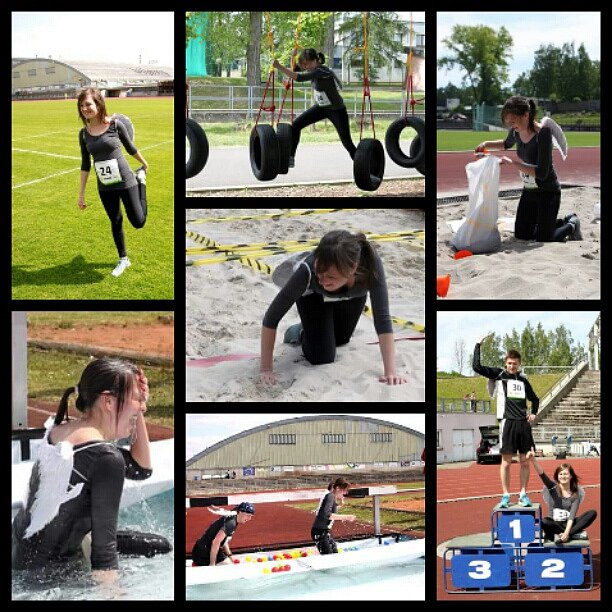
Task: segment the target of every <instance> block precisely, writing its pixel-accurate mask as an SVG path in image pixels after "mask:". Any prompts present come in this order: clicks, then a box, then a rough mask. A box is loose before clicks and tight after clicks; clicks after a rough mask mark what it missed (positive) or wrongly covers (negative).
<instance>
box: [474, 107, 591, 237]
mask: <svg viewBox="0 0 612 612" xmlns="http://www.w3.org/2000/svg"><path fill="white" fill-rule="evenodd" d="M535 114H536V105H535V102H534V101H533V100H530V99H528V98H525V97H524V96H513V97H511V98H509V99H508V100H507V101H506V103H505V104H504V106H503V108H502V111H501V118H502V122H503V123H504V124H505V125H507V126H508V127H509V128H510V130H509V132H508V135H507V136H506V139H505V140H489V141H486V142H482V143H481V144H479V145H478V146H477V147H476V153H481V152H483V151H485V150H487V149H510V148H511V147H512V146H513V145H514V144H515V143H516V153H517V155H518V157H519V159H520V160H521V161H519V162H513V161H512V160H511V159H510V158H508V157H502V158H501V159H500V162H501V163H510V164H514V165H515V166H518V171H519V174H520V176H521V179H522V180H523V193H522V195H521V199H520V201H519V205H518V210H517V212H516V223H515V229H514V235H515V236H516V238H519V239H521V240H537V241H538V242H562V241H564V240H565V239H566V238H567V239H569V240H582V234H581V232H580V221H579V219H578V216H577V215H576V214H574V213H572V214H570V215H567V216H566V217H565V218H564V219H557V213H558V212H559V207H560V205H561V186H560V185H559V181H558V179H557V173H556V172H555V169H554V167H553V160H552V150H553V141H552V131H551V127H549V126H548V125H543V124H540V123H536V121H535Z"/></svg>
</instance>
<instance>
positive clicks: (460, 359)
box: [453, 338, 465, 374]
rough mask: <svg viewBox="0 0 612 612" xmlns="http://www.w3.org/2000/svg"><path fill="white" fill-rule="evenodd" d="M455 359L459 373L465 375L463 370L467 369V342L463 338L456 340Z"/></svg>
mask: <svg viewBox="0 0 612 612" xmlns="http://www.w3.org/2000/svg"><path fill="white" fill-rule="evenodd" d="M453 359H454V363H455V365H456V366H457V371H458V372H459V373H460V374H463V368H464V367H465V341H464V340H463V338H459V339H458V340H455V347H454V349H453Z"/></svg>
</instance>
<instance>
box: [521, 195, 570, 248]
mask: <svg viewBox="0 0 612 612" xmlns="http://www.w3.org/2000/svg"><path fill="white" fill-rule="evenodd" d="M560 205H561V192H560V191H540V190H538V189H523V193H522V194H521V199H520V201H519V205H518V210H517V211H516V223H515V226H514V235H515V237H516V238H520V239H521V240H537V241H538V242H561V241H563V240H565V238H566V237H567V236H570V235H571V234H572V232H573V231H574V226H573V225H572V224H571V223H566V222H565V221H563V219H557V213H558V212H559V206H560Z"/></svg>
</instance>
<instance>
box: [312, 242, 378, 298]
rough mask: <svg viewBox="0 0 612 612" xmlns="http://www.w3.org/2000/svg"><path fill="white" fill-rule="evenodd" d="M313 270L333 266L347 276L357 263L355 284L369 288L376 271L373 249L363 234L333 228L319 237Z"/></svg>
mask: <svg viewBox="0 0 612 612" xmlns="http://www.w3.org/2000/svg"><path fill="white" fill-rule="evenodd" d="M314 257H315V272H317V273H319V272H326V271H327V270H328V269H329V268H330V267H331V266H335V267H336V268H337V270H338V272H340V274H342V275H343V276H349V274H350V273H351V270H352V269H353V268H354V267H355V264H357V270H356V272H355V284H356V285H357V286H359V287H365V288H368V289H369V288H370V287H371V286H372V283H373V281H374V279H375V278H376V273H375V269H374V257H375V253H374V249H373V248H372V245H371V244H370V243H369V242H368V239H367V238H366V237H365V235H364V234H351V233H350V232H347V231H346V230H334V231H332V232H328V233H327V234H325V236H323V238H321V242H319V246H318V247H317V248H316V250H315V252H314Z"/></svg>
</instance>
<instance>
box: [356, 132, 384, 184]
mask: <svg viewBox="0 0 612 612" xmlns="http://www.w3.org/2000/svg"><path fill="white" fill-rule="evenodd" d="M384 173H385V150H384V148H383V146H382V142H380V140H375V139H374V138H364V139H363V140H362V141H361V142H360V143H359V146H358V147H357V151H356V152H355V159H354V160H353V176H354V177H355V183H356V184H357V187H359V189H363V191H376V190H377V189H378V188H379V187H380V184H381V183H382V179H383V175H384Z"/></svg>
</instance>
